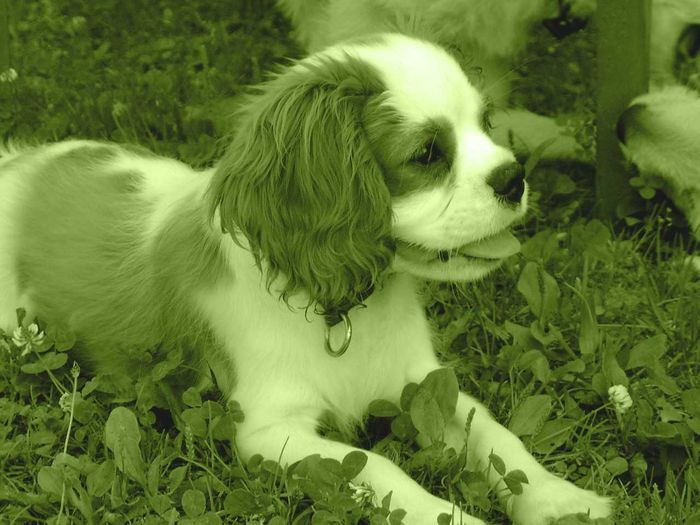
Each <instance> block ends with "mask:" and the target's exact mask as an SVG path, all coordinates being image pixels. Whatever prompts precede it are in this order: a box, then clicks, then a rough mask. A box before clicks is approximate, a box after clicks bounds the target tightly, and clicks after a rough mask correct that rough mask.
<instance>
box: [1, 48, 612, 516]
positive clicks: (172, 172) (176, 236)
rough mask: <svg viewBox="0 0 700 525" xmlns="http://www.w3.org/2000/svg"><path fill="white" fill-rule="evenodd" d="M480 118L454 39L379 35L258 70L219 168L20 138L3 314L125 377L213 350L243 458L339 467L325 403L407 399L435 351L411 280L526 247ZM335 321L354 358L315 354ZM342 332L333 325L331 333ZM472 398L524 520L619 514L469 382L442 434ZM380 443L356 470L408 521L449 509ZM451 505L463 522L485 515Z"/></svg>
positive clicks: (7, 219)
mask: <svg viewBox="0 0 700 525" xmlns="http://www.w3.org/2000/svg"><path fill="white" fill-rule="evenodd" d="M483 111H484V102H483V100H482V99H481V97H480V95H479V93H478V92H477V91H476V90H475V89H474V88H473V87H472V85H471V84H470V83H469V81H468V80H467V79H466V77H465V76H464V75H463V73H462V72H461V70H460V68H459V66H458V65H457V63H456V62H455V61H454V60H453V59H452V58H450V57H449V56H448V55H447V54H446V53H445V52H444V51H442V50H441V49H439V48H438V47H436V46H434V45H432V44H429V43H427V42H421V41H418V40H414V39H411V38H407V37H404V36H400V35H381V36H374V37H372V38H370V39H365V40H361V41H354V42H348V43H345V44H342V45H339V46H337V47H331V48H328V49H326V50H325V51H324V52H322V53H319V54H315V55H312V56H310V57H309V58H307V59H304V60H302V61H300V62H298V63H296V64H294V65H293V66H291V67H289V68H287V69H286V70H284V71H283V72H281V73H280V74H279V75H277V76H276V77H274V78H273V79H272V80H271V81H269V82H267V83H266V84H263V85H262V86H261V87H260V88H259V89H258V91H257V93H256V94H254V95H252V98H251V100H250V101H249V102H248V103H247V104H246V105H245V106H244V108H243V110H242V112H241V113H240V115H239V116H238V121H237V129H236V131H235V133H234V135H233V138H232V143H231V145H230V147H229V149H228V152H227V154H226V155H225V157H224V158H223V159H222V160H221V161H220V163H219V164H218V165H217V166H216V167H215V168H214V169H212V170H209V171H205V172H195V171H193V170H192V169H191V168H189V167H188V166H185V165H183V164H181V163H179V162H177V161H175V160H171V159H166V158H161V157H158V156H155V155H153V154H151V153H149V152H146V151H143V150H141V149H138V148H133V147H123V146H117V145H112V144H104V143H98V142H90V141H69V142H63V143H58V144H54V145H48V146H42V147H37V148H34V149H26V150H19V151H13V152H8V153H7V154H6V155H4V157H3V158H2V160H0V289H1V290H2V295H0V326H2V327H3V329H5V330H6V331H10V330H12V329H13V328H14V325H15V322H14V320H15V308H17V307H23V308H25V309H26V310H27V311H28V312H29V318H30V319H31V318H34V316H37V317H38V318H40V319H43V320H45V321H47V322H49V323H54V324H59V325H65V326H67V328H69V329H71V330H73V331H74V332H75V333H76V334H77V336H78V340H79V344H78V349H79V350H80V351H81V352H82V355H83V358H84V359H86V360H88V361H89V362H91V363H92V365H93V366H94V367H95V368H96V369H97V370H99V371H102V372H103V373H108V372H110V371H112V370H115V369H119V368H121V369H125V370H131V369H132V368H130V367H132V366H133V364H131V362H130V361H129V359H128V358H129V355H130V354H131V355H134V352H136V356H138V355H137V353H138V351H143V350H145V349H148V348H151V347H155V346H157V345H159V344H161V345H162V346H161V348H163V349H166V350H167V349H172V348H178V347H179V348H182V349H183V350H185V351H188V352H191V353H192V355H191V356H190V358H189V359H188V361H187V362H188V363H190V364H191V366H192V368H194V369H204V368H206V366H205V365H204V364H203V363H205V362H206V361H207V360H208V361H209V364H210V365H211V366H212V367H214V368H216V369H217V373H220V374H222V375H228V376H229V380H230V384H231V385H232V387H231V388H230V389H229V390H228V391H226V392H225V394H226V395H227V396H230V397H231V398H233V399H235V400H237V401H238V402H239V403H240V405H241V407H242V408H243V411H244V413H245V421H244V422H242V423H240V424H239V425H238V427H237V434H236V444H237V447H238V449H239V451H240V452H241V454H242V455H243V456H244V457H245V458H247V457H250V456H251V455H252V454H254V453H261V454H262V455H264V456H265V457H268V458H272V459H278V458H281V461H282V463H291V462H294V461H297V460H300V459H302V458H304V457H306V456H308V455H310V454H314V453H320V454H321V455H323V456H328V457H333V458H336V459H338V460H340V459H342V458H343V457H344V456H345V455H346V454H348V453H349V452H350V451H352V450H353V448H352V447H351V446H349V445H346V444H343V443H340V442H335V441H330V440H328V439H324V438H322V437H321V436H319V434H318V433H317V431H316V429H317V426H318V425H319V422H320V421H321V420H322V418H325V417H326V416H328V415H330V416H332V418H333V419H334V420H335V422H336V423H337V424H338V425H341V426H348V425H351V424H354V423H356V422H357V421H360V420H361V418H362V416H363V414H364V412H365V409H366V407H367V405H368V403H369V402H370V401H372V400H373V399H376V398H384V399H389V400H391V401H394V402H397V403H398V401H399V396H400V394H401V391H402V389H403V387H404V385H406V384H407V383H408V382H420V381H421V380H422V379H423V378H424V377H425V376H426V375H427V374H428V373H429V372H431V371H433V370H435V369H437V368H438V367H439V366H440V364H439V363H438V361H437V359H436V357H435V355H434V353H433V350H432V347H431V335H430V331H429V327H428V323H427V320H426V318H425V314H424V312H423V309H422V306H421V303H420V301H419V299H418V295H417V288H418V281H419V279H421V278H431V279H442V280H450V281H465V280H473V279H478V278H480V277H482V276H484V275H486V274H487V273H488V272H490V271H491V270H493V269H494V268H496V267H498V266H499V264H500V262H501V260H502V259H503V258H505V257H507V256H509V255H511V254H513V253H514V252H516V251H517V242H516V241H515V239H514V238H513V237H512V236H511V234H510V233H508V231H507V228H508V227H509V225H510V224H511V223H513V222H514V221H516V220H518V219H519V218H520V217H522V215H523V213H524V212H525V209H526V207H527V193H526V186H525V183H524V181H523V178H522V170H521V169H519V168H518V167H517V166H516V165H515V164H514V157H513V155H512V153H511V152H510V151H508V150H506V149H504V148H503V147H500V146H497V145H495V144H494V143H493V142H492V141H491V140H490V138H489V137H488V136H487V134H486V133H485V131H484V129H483V126H482V120H483ZM438 254H439V255H440V257H438ZM469 254H471V256H469ZM448 255H449V257H448ZM372 287H373V291H372ZM360 303H364V306H365V307H364V308H360V307H356V306H358V305H359V304H360ZM330 314H333V316H336V317H337V316H340V317H341V318H342V316H344V315H347V316H349V319H350V321H351V323H352V327H353V335H352V339H351V343H350V347H349V349H348V351H347V353H346V354H345V355H343V356H342V357H333V356H331V355H329V354H328V353H327V352H326V350H325V349H324V333H325V331H326V329H327V322H328V323H330V321H327V319H328V318H327V315H330ZM333 316H331V317H333ZM341 327H342V324H341V325H338V326H334V327H332V328H329V330H331V335H332V337H331V343H332V344H333V345H334V346H335V347H336V348H337V346H338V344H339V342H340V341H342V339H343V336H342V328H341ZM201 351H203V352H204V357H201V355H200V352H201ZM211 352H215V353H216V359H212V354H211ZM198 356H199V357H198ZM224 383H227V382H224ZM472 409H474V410H475V415H474V418H473V421H472V423H471V432H470V434H469V440H468V444H467V445H468V447H469V454H468V458H469V467H470V468H472V469H474V468H483V467H484V466H485V465H486V464H487V463H488V456H489V454H491V453H492V452H494V453H496V454H498V455H499V456H501V457H502V458H503V459H504V461H505V463H506V465H507V467H508V468H509V469H521V470H523V471H524V472H525V473H526V474H527V477H528V478H529V484H528V485H525V487H524V492H523V493H522V494H521V495H518V496H512V495H509V494H508V491H507V490H503V489H504V487H503V486H502V483H499V481H498V478H499V476H498V474H497V473H496V472H494V471H493V469H490V474H489V477H490V481H491V483H492V485H494V486H495V487H497V488H498V489H499V490H500V494H501V495H502V497H503V499H504V500H505V504H506V508H507V509H508V512H509V514H510V516H511V518H512V519H513V521H514V522H515V523H517V524H519V525H544V524H545V523H549V522H550V520H552V519H554V518H558V517H560V516H563V515H565V514H569V513H573V512H589V511H590V514H591V516H593V517H599V516H606V515H608V513H609V511H610V503H609V501H608V500H607V499H606V498H603V497H600V496H598V495H596V494H594V493H593V492H590V491H586V490H583V489H581V488H578V487H576V486H574V485H573V484H571V483H569V482H567V481H564V480H562V479H560V478H558V477H556V476H554V475H552V474H550V473H548V472H547V471H546V470H545V469H544V468H543V467H542V466H541V465H540V464H539V463H538V462H537V461H536V460H535V459H534V458H533V457H532V456H531V455H530V454H529V453H528V452H527V451H526V450H525V448H524V446H523V445H522V443H521V442H520V441H519V440H518V439H517V438H516V437H515V436H514V435H513V434H511V433H510V432H509V431H508V430H506V429H505V428H503V427H502V426H500V425H499V424H498V423H496V422H495V421H494V420H493V419H492V417H491V416H490V415H489V413H488V411H487V410H486V409H485V408H484V407H483V406H481V405H480V404H479V403H478V402H476V401H475V400H474V399H473V398H472V397H470V396H469V395H467V394H465V393H461V394H459V400H458V403H457V413H456V416H455V417H454V419H453V420H452V421H450V422H449V423H448V426H447V430H446V434H445V436H444V437H445V441H446V443H447V444H448V445H449V446H451V447H454V448H455V449H457V450H459V449H461V448H462V447H463V446H464V445H465V441H466V435H465V423H466V420H467V416H468V414H469V412H470V410H472ZM418 439H419V442H421V443H425V441H426V438H425V437H424V436H419V438H418ZM367 456H368V462H367V465H366V467H365V468H364V470H363V471H362V473H361V474H360V475H359V476H358V481H363V482H368V483H370V484H371V485H372V487H373V489H374V490H375V491H376V494H377V496H378V497H379V498H383V497H384V496H385V495H387V494H388V493H389V492H390V491H392V492H393V497H392V506H394V507H402V508H404V509H406V510H407V511H408V515H407V517H406V519H405V522H406V523H409V524H421V525H422V524H426V523H435V520H436V518H437V516H438V515H439V514H440V513H450V514H451V513H452V512H453V510H454V509H453V505H452V504H451V503H450V502H448V501H444V500H442V499H439V498H437V497H435V496H433V495H431V494H429V493H428V492H426V491H425V490H424V489H423V488H421V487H420V486H419V485H418V484H417V483H416V482H415V481H413V480H411V479H410V478H409V477H408V476H407V475H406V474H404V473H403V472H402V471H401V470H400V469H399V468H398V467H397V466H396V465H394V464H393V463H392V462H391V461H389V460H388V459H386V458H383V457H381V456H379V455H377V454H374V453H371V452H367ZM454 512H455V513H456V515H457V518H456V522H457V523H459V521H460V519H462V520H463V522H464V523H469V524H472V525H475V524H479V523H482V522H481V521H480V520H478V519H476V518H473V517H470V516H468V515H467V514H460V511H459V509H456V510H454Z"/></svg>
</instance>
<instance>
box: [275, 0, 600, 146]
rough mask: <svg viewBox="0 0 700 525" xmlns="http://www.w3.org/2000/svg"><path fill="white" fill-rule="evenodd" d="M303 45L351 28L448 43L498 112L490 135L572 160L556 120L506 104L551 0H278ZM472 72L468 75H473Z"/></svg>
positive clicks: (575, 5)
mask: <svg viewBox="0 0 700 525" xmlns="http://www.w3.org/2000/svg"><path fill="white" fill-rule="evenodd" d="M277 3H278V5H279V6H280V8H281V9H282V10H283V11H284V12H285V13H286V14H287V16H288V17H289V18H290V20H291V21H292V23H293V25H294V28H295V29H294V32H295V35H296V37H297V40H298V41H299V42H300V44H301V45H302V46H303V47H304V48H305V49H307V50H308V51H312V52H313V51H316V50H319V49H322V48H324V47H326V46H328V45H330V44H334V43H337V42H340V41H342V40H343V39H345V38H348V37H351V36H356V35H367V34H371V33H374V32H378V31H399V32H401V33H404V34H408V35H413V36H418V37H420V38H424V39H426V40H429V41H431V42H436V43H438V44H440V45H441V46H443V47H445V48H448V49H451V50H453V51H454V52H455V54H456V55H457V56H460V57H462V59H463V62H464V66H465V68H466V69H467V70H469V71H472V72H474V73H475V75H474V76H475V77H476V79H475V80H476V81H477V82H478V83H479V85H480V87H481V88H482V92H483V93H484V94H485V96H486V97H488V99H489V101H490V102H491V103H492V104H493V106H494V108H495V109H496V111H495V112H494V114H493V116H492V124H493V130H492V132H491V136H492V138H493V139H494V140H495V141H496V142H497V143H498V144H501V145H504V146H507V147H510V146H512V147H514V148H516V149H517V150H518V151H519V152H521V153H523V154H527V153H530V152H532V151H533V150H535V149H536V148H537V147H538V146H539V145H540V144H542V143H544V142H545V141H550V139H551V140H553V142H551V143H550V144H549V146H548V148H547V149H546V150H545V151H544V156H545V157H547V158H569V159H577V158H578V156H579V155H580V151H581V148H579V147H578V145H577V143H576V141H575V140H574V139H573V138H572V137H570V136H569V135H567V134H566V133H565V132H564V130H563V128H561V127H560V126H559V125H558V124H556V123H555V122H554V120H552V119H550V118H547V117H544V116H541V115H537V114H535V113H532V112H531V111H527V110H525V109H516V108H508V107H507V103H508V95H509V93H510V89H511V80H512V79H513V78H514V73H515V70H514V67H513V64H514V63H515V59H516V57H517V56H518V55H519V53H520V52H521V51H522V50H523V48H524V47H525V44H526V43H527V38H528V33H529V31H530V29H531V27H532V25H533V24H534V23H536V22H541V21H542V20H543V19H546V18H550V17H553V16H555V15H556V14H558V7H559V3H558V2H557V1H556V0H433V1H430V2H426V1H424V0H278V1H277ZM570 5H571V14H572V16H573V15H575V16H578V17H581V18H585V17H588V16H590V14H591V13H592V12H593V11H594V2H593V1H592V0H575V1H573V2H570ZM473 79H474V78H473Z"/></svg>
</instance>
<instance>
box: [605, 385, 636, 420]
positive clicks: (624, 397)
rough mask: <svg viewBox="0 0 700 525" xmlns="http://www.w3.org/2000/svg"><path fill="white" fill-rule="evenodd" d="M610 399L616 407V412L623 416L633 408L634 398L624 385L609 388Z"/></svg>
mask: <svg viewBox="0 0 700 525" xmlns="http://www.w3.org/2000/svg"><path fill="white" fill-rule="evenodd" d="M608 397H609V398H610V402H611V403H612V404H613V406H614V407H615V412H617V413H618V414H620V415H622V414H624V413H625V412H627V410H629V409H630V408H631V407H632V397H631V396H630V393H629V392H628V391H627V389H626V388H625V387H624V386H622V385H613V386H611V387H610V388H608Z"/></svg>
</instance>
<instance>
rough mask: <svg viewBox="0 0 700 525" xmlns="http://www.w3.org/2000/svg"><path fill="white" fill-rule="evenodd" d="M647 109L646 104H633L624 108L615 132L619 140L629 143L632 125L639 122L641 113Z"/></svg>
mask: <svg viewBox="0 0 700 525" xmlns="http://www.w3.org/2000/svg"><path fill="white" fill-rule="evenodd" d="M645 109H646V106H645V105H644V104H633V105H631V106H630V107H628V108H627V109H626V110H624V111H623V112H622V115H620V118H618V119H617V126H615V133H616V134H617V140H619V141H620V142H621V143H622V144H626V143H627V133H628V132H629V130H630V126H634V125H635V124H639V118H640V115H641V113H642V112H643V111H644V110H645Z"/></svg>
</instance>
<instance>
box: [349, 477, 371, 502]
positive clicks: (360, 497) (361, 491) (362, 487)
mask: <svg viewBox="0 0 700 525" xmlns="http://www.w3.org/2000/svg"><path fill="white" fill-rule="evenodd" d="M348 486H349V487H350V489H351V490H352V492H353V494H352V499H353V501H354V502H355V503H357V504H358V505H364V504H365V503H370V502H371V501H372V499H373V498H374V490H372V487H370V486H369V485H368V484H367V483H364V482H362V483H360V484H359V485H356V484H355V483H353V482H352V481H348Z"/></svg>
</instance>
